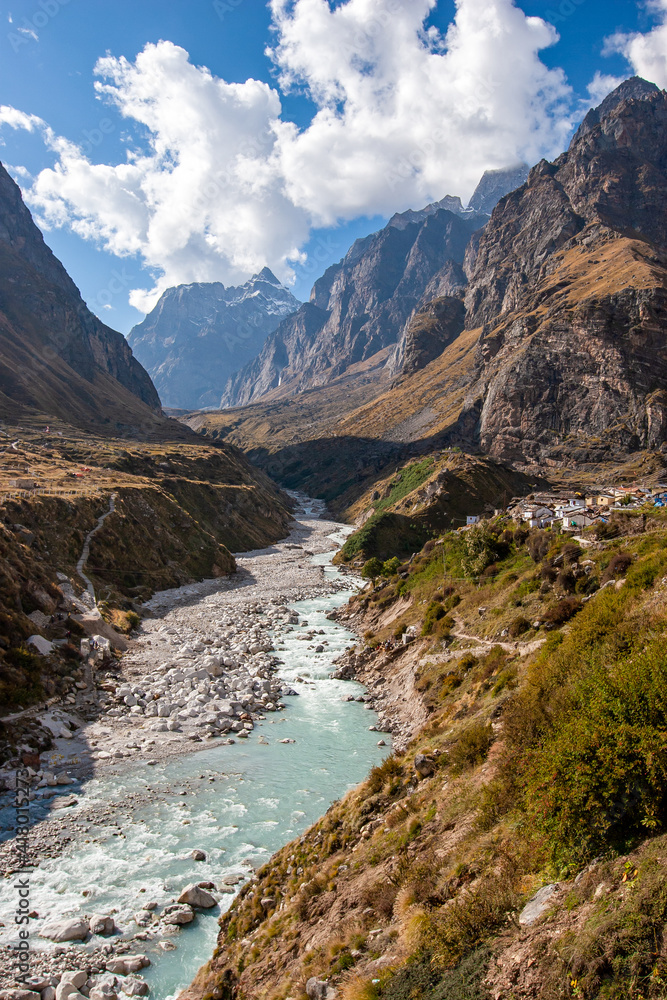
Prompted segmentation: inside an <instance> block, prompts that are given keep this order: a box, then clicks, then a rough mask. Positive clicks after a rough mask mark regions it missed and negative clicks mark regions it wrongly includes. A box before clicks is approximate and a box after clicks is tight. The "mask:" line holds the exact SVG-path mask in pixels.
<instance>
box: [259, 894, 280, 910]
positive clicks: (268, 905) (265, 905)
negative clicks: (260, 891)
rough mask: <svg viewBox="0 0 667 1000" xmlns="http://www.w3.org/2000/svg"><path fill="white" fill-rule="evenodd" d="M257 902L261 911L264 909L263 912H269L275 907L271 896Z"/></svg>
mask: <svg viewBox="0 0 667 1000" xmlns="http://www.w3.org/2000/svg"><path fill="white" fill-rule="evenodd" d="M259 902H260V905H261V907H262V909H264V910H270V909H272V907H274V906H275V905H276V901H275V899H274V898H273V896H264V898H263V899H260V901H259Z"/></svg>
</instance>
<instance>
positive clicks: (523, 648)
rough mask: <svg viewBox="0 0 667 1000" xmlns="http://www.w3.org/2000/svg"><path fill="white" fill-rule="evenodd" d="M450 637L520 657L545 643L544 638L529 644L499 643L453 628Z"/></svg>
mask: <svg viewBox="0 0 667 1000" xmlns="http://www.w3.org/2000/svg"><path fill="white" fill-rule="evenodd" d="M457 625H458V622H457ZM452 635H453V636H456V638H457V639H467V640H468V641H469V642H476V643H477V645H478V646H485V647H486V648H491V647H492V646H500V647H501V649H504V650H506V651H507V652H508V653H518V654H519V655H520V656H528V654H529V653H533V652H534V651H535V650H536V649H539V648H540V646H541V645H542V644H543V643H545V642H546V641H547V640H546V638H544V639H533V640H532V641H531V642H500V641H499V640H497V639H481V638H480V637H479V636H477V635H470V634H469V633H468V632H464V631H463V630H462V629H461V628H460V627H457V628H453V629H452Z"/></svg>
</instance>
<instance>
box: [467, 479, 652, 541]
mask: <svg viewBox="0 0 667 1000" xmlns="http://www.w3.org/2000/svg"><path fill="white" fill-rule="evenodd" d="M646 506H649V507H654V508H655V507H667V483H657V484H656V485H654V486H643V485H641V486H638V485H636V484H634V485H632V486H613V487H609V488H604V487H603V488H601V489H600V490H596V491H594V492H591V493H581V492H571V491H565V490H563V491H561V490H552V491H545V492H542V493H530V494H529V495H528V496H527V497H512V499H511V500H510V502H509V504H508V506H507V507H506V508H505V509H502V508H495V509H494V510H493V512H491V510H490V509H489V511H488V513H485V514H483V515H480V514H470V515H468V517H467V518H466V525H465V527H466V528H468V527H470V526H471V525H474V524H477V523H478V522H479V521H481V520H482V519H483V518H485V517H491V516H493V517H500V516H501V515H503V514H505V515H508V516H509V517H511V518H512V520H513V521H516V522H517V523H518V524H520V523H524V524H526V525H528V527H530V528H554V527H556V528H558V529H559V530H562V531H571V530H573V529H574V530H577V529H581V528H588V527H590V526H591V525H593V524H599V523H605V522H607V521H609V519H610V517H611V516H612V515H613V513H614V512H617V513H618V512H624V513H630V512H631V511H639V510H641V508H644V507H646Z"/></svg>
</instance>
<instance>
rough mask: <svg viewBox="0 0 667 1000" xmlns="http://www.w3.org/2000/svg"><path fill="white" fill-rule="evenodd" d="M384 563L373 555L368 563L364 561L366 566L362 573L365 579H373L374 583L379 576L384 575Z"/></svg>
mask: <svg viewBox="0 0 667 1000" xmlns="http://www.w3.org/2000/svg"><path fill="white" fill-rule="evenodd" d="M382 566H383V564H382V563H381V562H380V560H379V559H378V558H377V557H376V556H373V557H372V558H371V559H369V560H368V561H367V562H366V563H364V568H363V569H362V571H361V575H362V577H363V579H364V580H372V581H373V583H375V581H376V580H377V578H378V577H379V576H381V575H382Z"/></svg>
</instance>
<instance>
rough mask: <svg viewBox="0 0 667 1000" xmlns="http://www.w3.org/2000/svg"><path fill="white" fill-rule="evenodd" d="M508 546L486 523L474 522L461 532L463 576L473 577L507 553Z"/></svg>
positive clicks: (479, 574)
mask: <svg viewBox="0 0 667 1000" xmlns="http://www.w3.org/2000/svg"><path fill="white" fill-rule="evenodd" d="M507 551H508V546H507V545H505V544H504V543H503V542H501V541H500V540H499V538H498V536H497V535H496V533H495V531H494V530H493V528H492V527H491V526H490V525H489V524H486V523H482V524H475V525H473V527H472V528H468V530H467V531H465V532H463V558H462V559H461V568H462V570H463V574H464V576H467V577H468V578H469V579H475V578H476V577H478V576H481V574H482V573H483V572H484V571H485V570H486V569H488V568H489V567H490V566H492V564H493V563H494V562H495V561H496V559H498V558H499V557H502V556H504V555H506V554H507Z"/></svg>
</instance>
